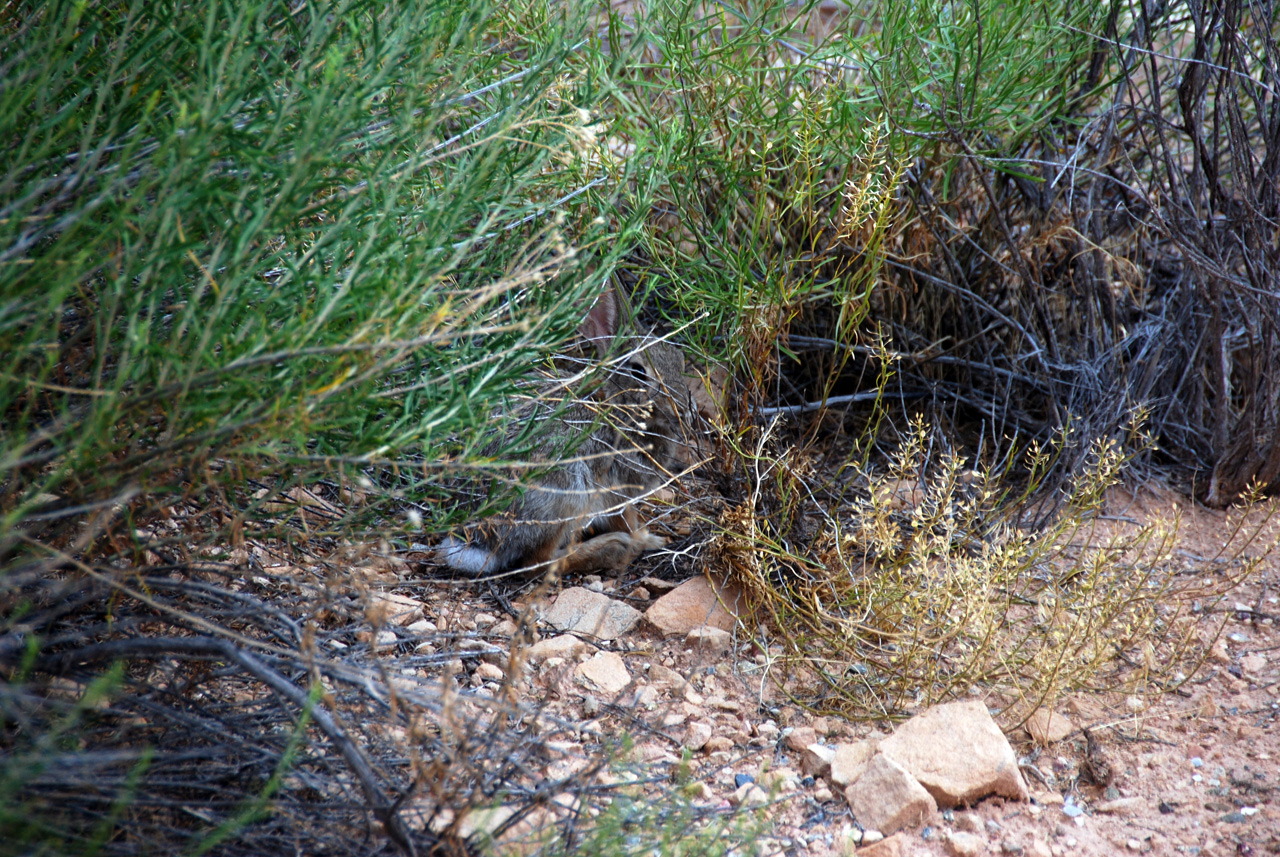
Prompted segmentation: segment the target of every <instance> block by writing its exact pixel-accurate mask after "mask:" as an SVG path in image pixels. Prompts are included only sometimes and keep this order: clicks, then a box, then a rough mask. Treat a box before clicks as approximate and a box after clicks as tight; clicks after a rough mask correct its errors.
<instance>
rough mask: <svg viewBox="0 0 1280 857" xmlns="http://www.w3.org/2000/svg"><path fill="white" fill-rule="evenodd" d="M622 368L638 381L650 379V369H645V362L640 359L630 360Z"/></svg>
mask: <svg viewBox="0 0 1280 857" xmlns="http://www.w3.org/2000/svg"><path fill="white" fill-rule="evenodd" d="M622 368H623V369H624V370H625V371H626V373H627V374H628V375H630V376H631V377H632V378H635V379H636V380H637V381H645V382H647V381H648V380H649V372H648V370H647V369H645V366H644V364H643V363H641V362H640V361H638V360H628V361H627V362H626V363H625V364H624V365H623V367H622Z"/></svg>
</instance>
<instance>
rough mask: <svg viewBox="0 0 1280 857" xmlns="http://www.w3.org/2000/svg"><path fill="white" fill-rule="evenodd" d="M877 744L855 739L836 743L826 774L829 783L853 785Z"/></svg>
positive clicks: (842, 785)
mask: <svg viewBox="0 0 1280 857" xmlns="http://www.w3.org/2000/svg"><path fill="white" fill-rule="evenodd" d="M878 744H879V742H878V741H855V742H853V743H852V744H838V745H836V754H835V755H834V756H833V757H832V758H831V773H830V774H828V775H827V778H828V779H829V780H831V784H832V785H834V786H838V787H839V788H844V787H845V786H849V785H853V783H854V781H855V780H857V779H858V777H860V776H862V772H863V771H865V770H866V768H867V763H868V762H870V761H871V757H872V756H874V755H875V754H876V746H877V745H878ZM883 832H887V831H883Z"/></svg>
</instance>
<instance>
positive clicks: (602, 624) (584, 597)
mask: <svg viewBox="0 0 1280 857" xmlns="http://www.w3.org/2000/svg"><path fill="white" fill-rule="evenodd" d="M542 620H543V621H544V622H546V623H547V624H548V625H550V626H551V627H553V628H555V629H556V630H557V631H566V632H572V633H575V634H585V635H589V636H592V637H596V638H598V639H601V640H616V639H617V638H618V637H621V636H622V635H623V634H625V633H627V632H628V631H630V630H631V629H632V628H634V627H635V626H636V624H637V623H638V622H639V621H640V611H639V610H636V609H635V608H633V607H628V606H627V605H626V604H623V603H622V602H621V601H614V600H613V599H612V598H609V597H607V596H605V595H601V594H600V593H599V592H592V591H591V590H590V589H584V588H582V587H581V586H573V587H570V588H569V589H566V590H565V591H564V592H561V593H560V595H559V596H557V597H556V600H555V603H554V604H552V605H551V606H550V607H549V608H547V610H546V612H544V613H543V614H542Z"/></svg>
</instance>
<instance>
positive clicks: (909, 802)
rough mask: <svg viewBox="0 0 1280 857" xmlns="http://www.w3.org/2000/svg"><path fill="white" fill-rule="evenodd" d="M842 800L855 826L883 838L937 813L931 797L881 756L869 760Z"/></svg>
mask: <svg viewBox="0 0 1280 857" xmlns="http://www.w3.org/2000/svg"><path fill="white" fill-rule="evenodd" d="M844 799H845V800H846V801H848V802H849V809H851V810H852V811H853V817H854V818H856V819H858V823H859V824H861V825H862V826H863V827H865V828H870V829H873V830H878V831H880V832H881V833H884V834H890V833H897V832H898V831H899V830H902V829H903V828H906V827H911V826H913V825H916V824H919V823H920V822H921V821H923V820H924V819H925V818H926V817H928V816H929V815H931V814H933V813H934V812H935V811H936V810H937V809H938V805H937V804H936V803H935V802H934V800H933V796H932V795H930V794H929V793H928V792H927V791H925V790H924V787H923V786H921V785H920V784H919V783H918V782H916V780H915V778H914V777H912V776H911V775H910V774H909V773H907V771H906V770H905V769H904V768H903V767H902V766H901V765H899V764H898V763H897V762H895V761H893V760H892V759H890V758H888V757H887V756H885V755H883V754H877V755H876V756H875V757H873V758H872V759H871V761H870V762H869V763H868V764H867V766H866V770H864V771H863V772H862V776H860V777H858V779H857V781H856V782H854V783H853V785H851V786H849V787H848V788H846V789H845V790H844Z"/></svg>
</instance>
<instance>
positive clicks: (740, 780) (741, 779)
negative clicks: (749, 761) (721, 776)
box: [733, 774, 756, 789]
mask: <svg viewBox="0 0 1280 857" xmlns="http://www.w3.org/2000/svg"><path fill="white" fill-rule="evenodd" d="M755 781H756V778H755V777H753V776H751V775H750V774H734V775H733V787H734V788H735V789H740V788H742V787H743V786H745V785H746V784H747V783H754V782H755Z"/></svg>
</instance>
